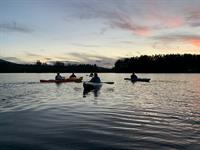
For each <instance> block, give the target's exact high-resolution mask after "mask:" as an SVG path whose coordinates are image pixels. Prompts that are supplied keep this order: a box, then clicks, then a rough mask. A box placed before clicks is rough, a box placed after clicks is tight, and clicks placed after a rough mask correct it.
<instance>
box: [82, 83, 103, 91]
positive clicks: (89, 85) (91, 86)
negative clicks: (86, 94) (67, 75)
mask: <svg viewBox="0 0 200 150" xmlns="http://www.w3.org/2000/svg"><path fill="white" fill-rule="evenodd" d="M83 87H84V89H86V90H93V89H100V88H101V87H102V83H94V82H89V81H86V82H83Z"/></svg>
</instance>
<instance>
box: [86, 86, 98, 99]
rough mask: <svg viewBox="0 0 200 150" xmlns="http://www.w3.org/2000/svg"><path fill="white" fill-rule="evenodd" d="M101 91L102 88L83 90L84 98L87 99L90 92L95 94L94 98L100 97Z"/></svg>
mask: <svg viewBox="0 0 200 150" xmlns="http://www.w3.org/2000/svg"><path fill="white" fill-rule="evenodd" d="M100 89H101V88H96V89H86V88H84V89H83V97H86V96H87V95H88V94H89V93H90V92H91V93H93V94H94V97H98V96H99V94H100Z"/></svg>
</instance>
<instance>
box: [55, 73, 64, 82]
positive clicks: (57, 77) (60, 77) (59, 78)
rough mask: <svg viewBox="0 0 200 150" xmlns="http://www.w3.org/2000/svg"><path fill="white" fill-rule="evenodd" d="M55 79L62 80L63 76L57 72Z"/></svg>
mask: <svg viewBox="0 0 200 150" xmlns="http://www.w3.org/2000/svg"><path fill="white" fill-rule="evenodd" d="M55 80H63V77H62V76H61V75H60V73H59V72H58V73H57V75H56V77H55Z"/></svg>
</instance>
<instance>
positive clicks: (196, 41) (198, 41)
mask: <svg viewBox="0 0 200 150" xmlns="http://www.w3.org/2000/svg"><path fill="white" fill-rule="evenodd" d="M188 42H189V43H190V44H192V45H194V46H197V47H200V39H189V40H188Z"/></svg>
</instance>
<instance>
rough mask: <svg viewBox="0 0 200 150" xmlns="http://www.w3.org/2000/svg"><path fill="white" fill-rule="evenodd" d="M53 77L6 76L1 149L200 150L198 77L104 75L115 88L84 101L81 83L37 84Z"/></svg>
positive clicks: (1, 85)
mask: <svg viewBox="0 0 200 150" xmlns="http://www.w3.org/2000/svg"><path fill="white" fill-rule="evenodd" d="M64 75H66V76H67V75H69V74H64ZM54 76H55V74H0V149H2V150H32V149H34V150H35V149H37V150H71V149H73V150H82V149H89V150H91V149H108V150H110V149H124V150H125V149H152V150H155V149H162V150H165V149H166V150H168V149H170V150H174V149H181V150H184V149H186V150H199V149H200V74H138V76H141V77H150V78H151V79H152V80H151V82H150V83H142V82H138V83H135V84H133V83H131V82H130V81H124V80H123V78H125V77H128V76H129V74H100V77H101V79H102V80H103V81H114V82H115V84H114V85H107V84H104V85H103V86H102V88H101V89H100V91H99V92H98V93H93V92H90V93H88V94H87V95H85V96H83V86H82V83H65V84H60V85H56V84H54V83H49V84H41V83H39V80H40V79H51V78H54ZM78 76H83V77H84V80H85V81H86V80H88V79H89V77H88V76H86V74H78Z"/></svg>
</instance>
